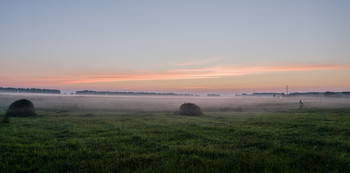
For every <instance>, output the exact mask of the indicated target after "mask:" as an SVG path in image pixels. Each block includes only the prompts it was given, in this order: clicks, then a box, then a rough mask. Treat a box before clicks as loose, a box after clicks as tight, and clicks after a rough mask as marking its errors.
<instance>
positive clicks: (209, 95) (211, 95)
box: [207, 94, 220, 97]
mask: <svg viewBox="0 0 350 173" xmlns="http://www.w3.org/2000/svg"><path fill="white" fill-rule="evenodd" d="M207 96H208V97H220V94H207Z"/></svg>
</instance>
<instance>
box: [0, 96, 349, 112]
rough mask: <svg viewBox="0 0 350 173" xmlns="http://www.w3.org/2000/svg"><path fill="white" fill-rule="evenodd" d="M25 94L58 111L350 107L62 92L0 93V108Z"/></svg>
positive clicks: (320, 101) (323, 100)
mask: <svg viewBox="0 0 350 173" xmlns="http://www.w3.org/2000/svg"><path fill="white" fill-rule="evenodd" d="M22 98H26V99H29V100H31V101H32V102H33V103H34V105H35V107H36V108H37V109H46V110H57V111H96V110H100V111H102V110H105V111H123V112H174V111H175V110H177V109H178V108H179V107H180V105H181V104H183V103H187V102H191V103H195V104H197V105H199V106H200V107H201V108H202V110H203V111H209V112H219V111H220V112H221V111H224V112H225V111H244V112H250V111H283V110H293V109H299V101H300V100H302V102H303V103H304V107H303V108H305V109H307V108H349V107H350V98H349V97H344V98H327V97H254V96H240V97H177V96H64V95H25V94H0V108H1V109H6V108H7V107H8V106H9V105H10V104H11V103H12V102H13V101H15V100H18V99H22Z"/></svg>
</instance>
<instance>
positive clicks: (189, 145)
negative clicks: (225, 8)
mask: <svg viewBox="0 0 350 173" xmlns="http://www.w3.org/2000/svg"><path fill="white" fill-rule="evenodd" d="M9 98H10V96H2V102H1V103H0V108H1V111H0V118H1V120H2V119H3V116H4V114H5V110H6V104H7V103H8V102H7V101H10V99H9ZM11 99H13V100H15V99H17V97H16V96H14V97H11ZM29 99H31V100H33V102H34V104H35V105H39V106H38V108H37V112H38V116H36V117H29V118H20V117H11V118H10V123H8V124H6V123H0V172H350V107H349V108H347V107H344V105H341V106H340V107H336V106H334V108H330V107H317V106H316V104H314V106H312V107H311V106H310V107H308V106H307V105H312V104H311V103H315V102H316V101H317V100H318V101H319V99H316V100H314V102H311V100H310V101H309V102H308V101H306V103H310V104H305V109H303V110H298V109H297V104H296V105H294V104H292V102H291V101H283V102H281V101H276V102H272V103H273V104H271V102H268V104H266V105H263V106H262V105H261V103H264V102H258V104H241V105H239V106H238V107H237V106H232V105H231V107H230V104H233V103H227V105H224V106H223V107H217V106H215V104H214V103H213V105H214V106H210V105H209V104H207V105H206V104H204V102H203V103H202V105H205V107H203V110H204V113H205V115H204V116H200V117H194V116H181V115H174V114H173V113H172V111H171V109H173V107H172V106H175V105H176V106H179V105H177V102H176V104H168V105H170V106H169V107H168V108H167V109H165V110H155V111H152V110H151V109H150V110H147V109H142V110H137V109H136V108H135V109H132V108H130V110H126V109H121V107H117V108H115V110H113V109H107V108H101V109H97V108H94V107H93V108H91V109H89V108H88V107H83V108H82V107H81V105H79V102H74V103H71V105H70V106H62V105H57V107H56V108H55V107H45V106H47V105H44V104H43V103H41V102H40V99H38V98H37V97H30V98H29ZM45 99H47V98H45ZM45 99H44V100H42V102H46V101H45ZM113 99H116V98H113ZM104 100H106V99H104ZM136 100H139V99H136ZM294 100H297V101H299V100H298V98H297V99H294ZM177 101H178V100H177ZM191 101H194V102H196V100H191ZM237 101H239V99H238V100H237ZM338 101H339V100H338ZM343 101H344V102H345V103H344V104H348V103H346V102H347V101H348V100H346V99H345V100H343ZM107 102H113V100H108V99H107ZM135 102H137V103H138V101H135ZM179 102H183V100H180V101H179ZM197 102H199V103H201V102H200V101H199V100H197ZM213 102H214V101H213ZM242 102H244V101H243V100H242ZM10 103H11V102H9V103H8V104H10ZM62 103H66V102H65V101H63V102H62ZM128 103H129V104H135V103H131V102H128ZM140 103H141V102H140ZM162 103H163V102H159V103H156V102H152V103H148V102H145V105H144V107H145V108H147V106H149V105H147V104H152V105H157V104H158V105H161V104H162ZM219 103H220V104H223V103H226V101H222V102H219ZM240 103H241V102H240ZM245 103H247V102H245ZM304 103H305V102H304ZM220 104H217V105H220ZM67 105H68V104H67ZM111 105H113V104H111ZM140 105H141V104H140ZM199 105H201V104H199ZM286 105H287V106H288V109H287V108H286V109H284V107H283V106H286ZM318 105H319V104H318ZM325 105H329V104H325ZM161 106H162V105H161ZM135 107H136V106H135ZM254 107H256V108H255V109H253V108H254ZM277 107H282V108H283V109H277ZM111 108H112V107H111ZM151 108H152V107H151ZM250 108H251V109H250ZM152 109H153V108H152Z"/></svg>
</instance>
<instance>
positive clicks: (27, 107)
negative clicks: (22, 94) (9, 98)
mask: <svg viewBox="0 0 350 173" xmlns="http://www.w3.org/2000/svg"><path fill="white" fill-rule="evenodd" d="M35 115H36V112H35V108H34V105H33V103H32V102H31V101H29V100H27V99H20V100H17V101H15V102H13V103H12V104H11V105H10V107H9V108H8V109H7V111H6V116H7V117H30V116H35Z"/></svg>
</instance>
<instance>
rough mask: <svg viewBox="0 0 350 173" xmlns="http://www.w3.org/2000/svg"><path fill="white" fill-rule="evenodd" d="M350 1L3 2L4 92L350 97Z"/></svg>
mask: <svg viewBox="0 0 350 173" xmlns="http://www.w3.org/2000/svg"><path fill="white" fill-rule="evenodd" d="M349 9H350V2H348V1H308V2H305V1H293V2H285V1H274V2H272V1H270V2H262V1H249V2H244V1H243V2H242V1H215V2H214V1H174V2H157V1H151V2H144V1H137V2H133V3H132V2H122V1H80V0H78V1H56V2H48V1H41V0H38V1H30V2H27V1H1V2H0V11H1V12H0V13H1V17H0V22H1V27H0V38H1V39H0V60H1V63H0V87H24V88H31V87H37V88H55V89H61V90H69V91H73V90H83V89H91V90H109V91H118V90H122V91H159V92H162V91H167V92H168V91H170V92H194V93H195V92H208V93H210V92H218V93H220V92H225V93H230V92H232V93H235V92H247V91H252V90H256V91H267V92H284V90H285V86H286V85H289V86H291V91H295V92H298V91H299V92H302V91H328V90H329V91H350V34H349V31H350V21H349V20H348V16H350V10H349Z"/></svg>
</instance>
